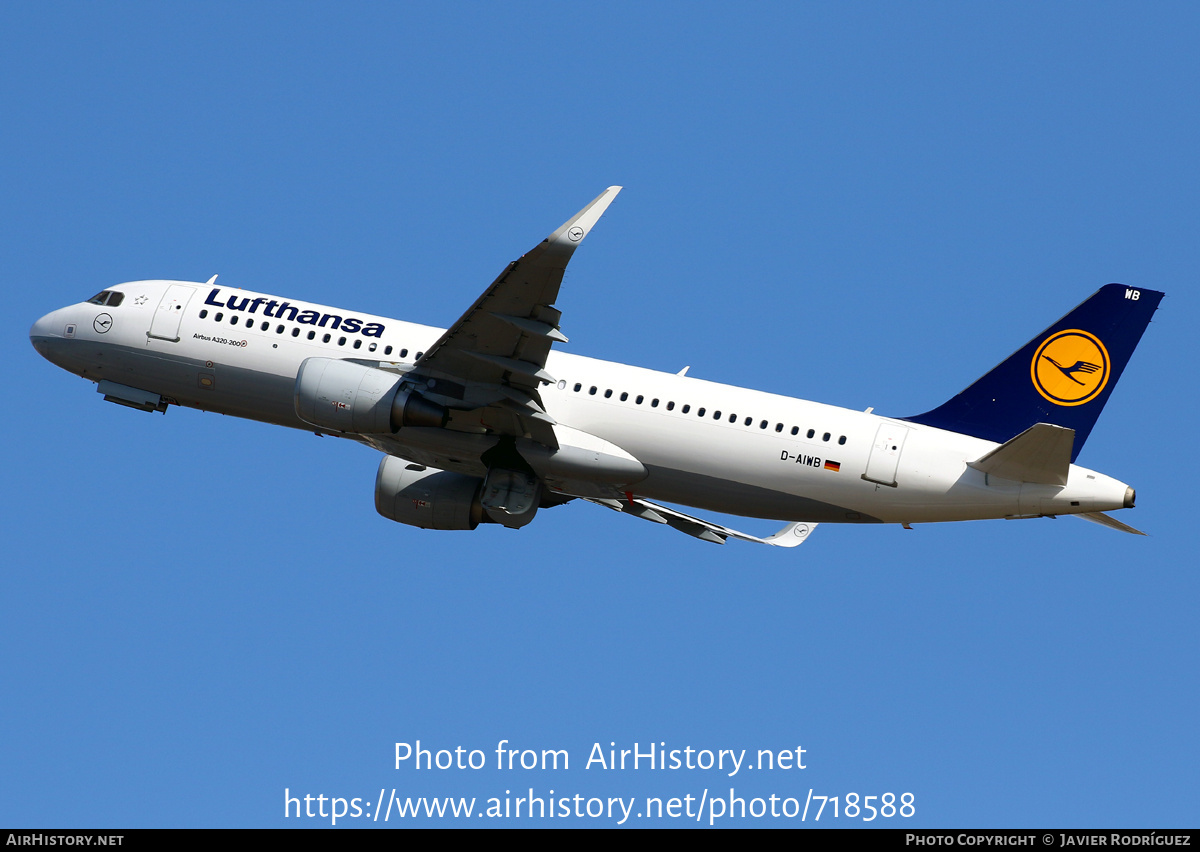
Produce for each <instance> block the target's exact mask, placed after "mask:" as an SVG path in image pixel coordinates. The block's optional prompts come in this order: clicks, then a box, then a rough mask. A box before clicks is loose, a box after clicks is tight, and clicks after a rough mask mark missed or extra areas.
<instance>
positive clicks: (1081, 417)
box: [903, 284, 1163, 461]
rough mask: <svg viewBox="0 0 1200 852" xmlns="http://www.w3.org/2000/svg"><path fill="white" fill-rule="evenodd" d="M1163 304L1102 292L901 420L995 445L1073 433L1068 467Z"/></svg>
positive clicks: (1148, 295) (1116, 289)
mask: <svg viewBox="0 0 1200 852" xmlns="http://www.w3.org/2000/svg"><path fill="white" fill-rule="evenodd" d="M1162 297H1163V294H1162V293H1159V292H1157V291H1155V290H1140V289H1134V288H1132V287H1125V286H1124V285H1121V284H1108V285H1106V286H1104V287H1101V288H1100V289H1099V290H1097V291H1096V293H1095V294H1094V295H1093V296H1092V297H1091V298H1090V299H1088V300H1087V301H1086V302H1084V303H1083V304H1082V305H1080V306H1079V307H1077V308H1076V309H1075V310H1073V311H1071V312H1070V313H1069V314H1067V315H1066V316H1065V317H1063V318H1062V319H1060V320H1059V321H1058V322H1056V323H1054V324H1053V325H1051V326H1050V327H1049V328H1048V329H1046V330H1045V331H1043V332H1042V333H1041V334H1039V335H1038V336H1037V337H1035V338H1034V339H1033V340H1031V341H1029V342H1028V343H1026V344H1025V345H1024V346H1023V347H1021V348H1020V349H1018V350H1017V351H1016V352H1015V353H1013V354H1012V355H1010V356H1009V358H1008V360H1006V361H1004V362H1003V363H1001V364H1000V365H999V366H997V367H995V368H993V369H992V371H991V372H990V373H988V374H987V375H986V376H984V377H983V378H981V379H979V380H978V381H976V382H975V383H974V384H973V385H971V386H970V387H969V388H967V389H966V390H965V391H963V392H962V393H960V394H958V396H956V397H954V398H953V399H951V400H949V401H948V402H945V403H943V404H942V405H940V406H938V407H937V408H935V409H933V410H932V411H927V412H925V413H924V414H918V415H916V416H915V417H905V418H903V419H905V420H910V421H912V422H913V423H922V424H924V425H926V426H934V427H936V428H938V429H946V430H949V431H951V432H963V433H965V434H967V435H973V436H975V437H977V438H983V439H985V440H988V441H995V442H996V443H999V444H1002V443H1004V442H1005V441H1008V440H1009V439H1010V438H1012V437H1013V436H1015V435H1018V434H1020V433H1021V432H1023V431H1025V430H1026V429H1028V428H1029V427H1030V426H1033V425H1034V424H1035V423H1052V424H1054V425H1056V426H1064V427H1066V428H1068V429H1074V430H1075V446H1074V449H1073V451H1072V453H1071V461H1075V458H1076V456H1078V455H1079V450H1080V448H1081V447H1083V442H1084V441H1086V440H1087V436H1088V434H1089V433H1090V432H1091V431H1092V427H1093V426H1094V425H1096V418H1097V417H1099V416H1100V411H1101V410H1102V409H1103V408H1104V403H1106V402H1108V396H1109V394H1111V393H1112V391H1113V388H1114V387H1116V385H1117V380H1118V379H1119V378H1121V372H1122V371H1123V370H1124V369H1125V365H1126V364H1127V363H1128V362H1129V356H1131V355H1132V354H1133V350H1134V348H1135V347H1136V346H1137V344H1138V341H1139V340H1141V339H1142V333H1143V332H1144V331H1145V330H1146V326H1147V325H1149V324H1150V318H1151V317H1152V316H1154V311H1155V310H1156V309H1157V308H1158V303H1159V301H1161V300H1162Z"/></svg>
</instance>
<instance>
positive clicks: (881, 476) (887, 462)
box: [862, 420, 910, 488]
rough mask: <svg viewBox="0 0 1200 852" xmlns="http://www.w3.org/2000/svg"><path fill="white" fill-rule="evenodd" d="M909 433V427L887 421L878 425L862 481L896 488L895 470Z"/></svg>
mask: <svg viewBox="0 0 1200 852" xmlns="http://www.w3.org/2000/svg"><path fill="white" fill-rule="evenodd" d="M909 431H910V429H909V427H907V426H904V425H902V424H900V423H892V422H891V421H888V420H885V421H884V422H882V423H880V424H879V431H877V432H876V433H875V443H874V444H873V445H872V446H871V456H870V458H868V459H867V472H866V473H864V474H863V475H862V478H863V479H865V480H867V481H868V482H878V483H879V484H880V485H886V486H888V487H889V488H895V487H896V468H897V467H898V466H899V464H900V454H901V453H902V452H903V451H904V441H905V439H906V438H907V437H908V433H909Z"/></svg>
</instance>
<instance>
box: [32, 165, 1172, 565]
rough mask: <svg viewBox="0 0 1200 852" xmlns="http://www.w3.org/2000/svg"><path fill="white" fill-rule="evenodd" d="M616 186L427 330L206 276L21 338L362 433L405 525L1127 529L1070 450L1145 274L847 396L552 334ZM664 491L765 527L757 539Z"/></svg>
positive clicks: (109, 388) (112, 387) (253, 412)
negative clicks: (959, 369) (991, 351)
mask: <svg viewBox="0 0 1200 852" xmlns="http://www.w3.org/2000/svg"><path fill="white" fill-rule="evenodd" d="M620 191H621V187H619V186H613V187H609V188H608V189H606V190H605V191H604V192H602V193H601V194H600V195H599V196H597V197H596V198H595V199H594V200H593V201H592V202H591V203H590V204H588V205H587V206H586V207H584V208H583V209H582V210H581V211H579V212H578V213H577V214H575V215H574V216H572V217H571V218H570V219H568V220H567V221H566V222H565V223H564V224H563V225H562V226H561V227H559V228H558V229H557V230H555V231H554V232H553V233H552V234H550V236H548V237H547V238H546V239H545V240H543V241H542V242H541V243H540V244H538V245H537V246H535V247H534V248H533V249H532V250H531V251H529V252H528V253H526V254H525V255H523V256H521V257H520V258H518V259H517V260H515V261H513V262H511V263H509V264H508V266H507V267H505V268H504V270H503V271H502V272H501V273H500V275H499V277H497V278H496V280H495V281H493V282H492V284H491V285H490V286H489V287H488V288H487V289H486V290H485V291H484V292H483V294H482V295H481V296H480V297H479V298H478V299H476V300H475V303H474V304H473V305H471V307H470V308H468V309H467V311H466V312H465V313H464V314H463V315H462V316H461V317H459V319H458V320H457V321H456V322H454V323H453V324H452V325H451V326H450V327H449V328H447V329H445V330H443V329H439V328H432V327H429V326H425V325H417V324H414V323H409V322H401V321H399V320H395V319H390V318H387V317H382V316H374V315H370V314H366V313H362V312H359V311H350V310H343V309H339V308H332V307H327V306H324V305H318V304H312V303H309V302H304V301H300V300H294V299H285V298H282V297H279V296H271V295H268V294H265V293H255V292H250V291H246V290H242V289H238V288H231V287H228V286H225V285H224V284H218V283H217V276H216V275H214V276H213V277H212V278H210V279H209V280H208V281H207V282H206V283H199V282H187V281H168V280H151V281H134V282H130V283H126V284H120V285H118V286H114V287H110V288H108V289H105V290H103V291H101V292H100V293H98V294H96V295H95V296H93V297H92V298H91V299H89V300H87V301H86V302H81V303H79V304H75V305H71V306H69V307H65V308H61V309H59V310H56V311H53V312H51V313H49V314H47V315H46V316H44V317H42V318H41V319H39V320H38V321H37V322H36V323H34V325H33V328H32V330H31V331H30V339H31V342H32V343H33V346H34V348H35V349H36V350H37V351H38V352H39V353H40V354H41V355H43V356H44V357H45V358H46V359H47V360H49V361H50V362H52V363H54V364H56V365H58V366H59V367H62V368H63V369H65V370H68V371H70V372H72V373H75V374H76V375H79V376H82V377H83V378H85V379H88V380H90V381H92V382H95V383H96V384H97V391H98V392H99V393H101V394H102V395H103V397H104V399H105V400H107V401H109V402H114V403H118V404H120V405H124V406H128V407H130V408H134V409H139V410H141V411H147V412H155V411H157V412H166V410H167V408H168V407H169V406H172V405H176V406H183V407H188V408H197V409H201V410H203V411H215V412H220V413H222V414H229V415H234V416H237V417H246V418H250V419H253V420H259V421H263V422H267V423H275V424H278V425H281V426H290V427H293V428H296V429H306V430H309V431H313V432H315V433H316V434H318V435H331V436H337V437H342V438H350V439H351V440H355V441H358V442H361V443H363V444H366V445H367V446H370V447H373V448H375V449H376V450H378V451H379V452H381V453H383V458H382V460H381V462H380V465H379V471H378V474H377V475H376V479H375V506H376V509H377V511H378V512H379V514H381V515H382V516H384V517H385V518H388V519H390V520H393V521H397V522H399V523H402V524H408V525H412V526H416V527H422V528H426V529H437V530H473V529H475V528H476V527H477V526H479V525H480V524H483V523H493V524H499V525H502V526H504V527H508V528H512V529H518V528H521V527H524V526H525V525H527V524H528V523H529V522H530V521H532V520H533V518H534V516H535V515H536V513H537V512H538V510H539V509H548V508H551V507H554V506H558V505H561V504H564V503H567V502H568V501H571V500H583V501H588V502H591V503H594V504H597V505H600V506H604V507H606V508H609V509H612V510H615V511H618V512H621V513H624V514H627V515H632V516H634V517H637V518H641V519H643V520H646V521H651V522H653V523H658V524H663V525H666V526H669V527H672V528H674V529H676V530H679V531H680V532H683V533H686V534H688V535H691V536H693V537H695V538H698V539H701V540H703V541H708V542H713V543H718V544H724V543H725V541H726V540H727V539H729V538H734V539H739V540H743V541H750V542H758V543H763V544H768V545H773V546H777V547H779V546H782V547H794V546H796V545H799V544H801V543H803V542H804V541H806V540H807V539H808V537H809V536H810V534H811V533H812V531H813V530H814V529H815V528H816V526H817V525H818V524H820V523H848V524H871V523H894V524H902V525H903V526H904V527H905V528H911V526H910V525H911V524H916V523H928V522H945V521H966V520H979V519H988V518H1010V519H1012V518H1035V517H1056V516H1059V515H1074V516H1076V517H1080V518H1083V519H1085V520H1089V521H1093V522H1095V523H1099V524H1102V525H1104V526H1107V527H1110V528H1112V529H1116V530H1121V531H1124V532H1128V533H1137V534H1144V533H1141V532H1140V531H1139V530H1136V529H1134V528H1133V527H1130V526H1128V525H1127V524H1125V523H1123V522H1122V521H1119V520H1117V519H1116V518H1113V517H1111V516H1109V515H1107V514H1105V512H1108V511H1110V510H1116V509H1122V508H1132V507H1133V505H1134V496H1135V494H1134V490H1133V489H1132V488H1131V487H1129V486H1128V485H1126V484H1125V483H1123V482H1119V481H1117V480H1116V479H1113V478H1112V477H1109V476H1105V475H1104V474H1101V473H1098V472H1096V471H1092V470H1089V469H1087V468H1083V467H1080V466H1078V465H1076V464H1075V463H1074V462H1075V459H1076V457H1077V456H1078V454H1079V451H1080V449H1081V448H1082V447H1083V444H1084V441H1085V440H1086V439H1087V437H1088V434H1089V433H1090V432H1091V430H1092V427H1093V425H1094V424H1095V422H1096V419H1097V417H1098V416H1099V414H1100V411H1101V409H1102V408H1103V407H1104V404H1105V403H1106V402H1107V401H1108V398H1109V395H1110V394H1111V393H1112V391H1113V388H1114V387H1115V386H1116V384H1117V381H1118V379H1119V378H1120V376H1121V373H1122V371H1123V370H1124V368H1125V364H1126V363H1127V362H1128V360H1129V357H1130V356H1131V355H1132V354H1133V350H1134V348H1135V347H1136V346H1137V343H1138V341H1139V340H1140V339H1141V337H1142V334H1143V332H1144V331H1145V329H1146V326H1147V325H1148V324H1149V322H1150V319H1151V317H1152V316H1153V314H1154V312H1155V310H1156V309H1157V308H1158V304H1159V302H1160V300H1161V299H1162V297H1163V294H1162V293H1160V292H1156V291H1153V290H1145V289H1140V288H1134V287H1126V286H1124V285H1120V284H1109V285H1107V286H1105V287H1102V288H1101V289H1100V290H1099V291H1097V292H1096V293H1095V294H1094V295H1093V296H1091V297H1090V298H1088V299H1087V300H1086V301H1084V302H1083V303H1082V304H1081V305H1079V306H1078V307H1077V308H1075V309H1074V310H1072V311H1070V312H1069V313H1068V314H1067V315H1066V316H1064V317H1063V318H1062V319H1060V320H1058V321H1057V322H1055V323H1053V324H1052V325H1050V326H1049V327H1048V328H1047V329H1046V330H1045V331H1043V332H1042V333H1040V334H1038V335H1036V336H1035V337H1034V338H1033V339H1032V340H1030V341H1029V342H1028V343H1026V344H1025V345H1024V346H1022V347H1021V348H1020V349H1018V350H1017V351H1016V352H1015V353H1014V354H1013V355H1011V356H1010V357H1009V358H1007V359H1005V360H1004V361H1003V362H1001V363H1000V364H999V365H998V366H997V367H995V368H994V369H992V370H991V371H990V372H988V373H987V374H985V375H984V376H983V377H982V378H980V379H979V380H977V381H976V382H975V383H973V384H972V385H971V386H970V387H968V388H967V389H966V390H964V391H962V392H961V393H959V394H958V395H956V396H954V397H953V398H951V399H950V400H948V401H947V402H945V403H944V404H943V405H941V406H939V407H937V408H935V409H932V410H931V411H927V412H925V413H923V414H918V415H913V416H905V417H886V416H882V415H879V414H875V413H874V412H873V411H872V409H867V410H866V411H852V410H848V409H845V408H838V407H835V406H830V405H823V404H821V403H817V402H809V401H806V400H801V399H793V398H790V397H787V396H781V395H776V394H771V393H764V392H761V391H756V390H749V389H746V388H740V387H734V386H730V385H724V384H718V383H715V382H709V381H703V380H700V379H696V378H692V377H690V376H688V375H687V374H686V373H687V368H684V369H683V370H681V371H680V372H679V373H676V374H671V373H663V372H657V371H654V370H648V369H643V368H641V367H634V366H629V365H626V364H619V363H613V362H609V361H602V360H597V359H593V358H586V357H583V356H580V355H575V354H571V353H567V352H563V351H561V345H562V344H565V343H567V338H566V336H564V335H563V333H562V331H561V329H560V321H561V318H562V312H561V311H560V310H559V308H558V307H557V304H558V301H559V289H560V284H561V282H562V279H563V273H564V271H565V269H566V267H567V264H568V262H569V261H570V259H571V257H572V256H573V255H574V252H575V250H576V249H577V248H578V247H579V245H580V243H581V242H582V241H583V239H584V238H585V237H586V236H587V235H588V234H589V233H590V232H591V230H592V228H593V227H594V226H595V225H596V223H597V222H598V221H599V219H600V217H601V215H602V214H603V213H604V212H605V210H607V208H608V206H609V205H610V204H611V203H612V201H613V199H614V198H616V196H617V193H618V192H620ZM555 344H559V346H558V347H556V346H555ZM665 504H675V505H677V506H683V507H687V508H691V509H695V510H700V511H702V512H720V513H724V514H729V515H738V516H743V517H754V518H764V519H774V520H777V521H786V522H787V525H786V526H785V527H783V529H781V530H779V531H778V532H777V533H775V534H774V535H771V536H768V537H765V538H760V537H758V536H754V535H750V534H748V533H744V532H739V531H738V530H734V529H731V528H728V527H725V526H723V525H721V524H718V523H715V522H712V521H708V520H704V519H702V518H699V517H696V516H694V515H691V514H688V513H685V512H684V511H682V510H680V509H678V508H673V507H672V506H668V505H665Z"/></svg>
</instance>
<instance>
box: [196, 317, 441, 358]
mask: <svg viewBox="0 0 1200 852" xmlns="http://www.w3.org/2000/svg"><path fill="white" fill-rule="evenodd" d="M207 317H208V310H207V309H205V310H203V311H201V312H200V319H206V318H207ZM224 318H225V314H223V313H221V312H220V311H218V312H217V313H215V314H213V319H214V320H215V321H216V322H222V321H223V320H224ZM238 319H239V318H238V316H237V315H236V314H234V315H231V316H230V317H229V324H230V325H237V324H238ZM246 327H247V328H250V329H253V328H254V320H253V319H251V318H250V317H247V318H246ZM270 329H271V324H270V323H269V322H267V321H266V320H264V321H263V322H262V324H261V325H260V326H259V331H270ZM286 330H287V326H285V325H283V323H280V324H279V325H276V326H275V333H276V334H283V333H284V331H286ZM300 331H301V329H300V326H293V327H292V337H299V336H300ZM306 337H307V338H308V339H309V340H315V339H316V337H317V333H316V332H315V331H309V333H308V334H307V335H306ZM332 339H333V335H332V334H329V333H328V332H326V333H325V334H324V335H322V337H321V342H322V343H328V342H329V341H331V340H332ZM337 345H338V346H345V345H346V338H345V337H339V338H338V339H337ZM362 345H363V342H362V339H361V338H355V339H354V348H355V349H362ZM378 347H379V344H378V343H376V342H375V341H371V342H370V343H368V344H367V351H368V352H374V351H375V350H376V349H377V348H378ZM392 349H393V347H392V346H391V345H388V346H385V347H383V354H384V355H391V354H392ZM424 354H425V353H424V352H418V353H417V357H416V358H414V359H413V360H414V361H416V360H420V358H421V356H422V355H424ZM397 356H398V357H400V358H407V357H408V350H407V349H401V350H400V351H399V352H398V353H397Z"/></svg>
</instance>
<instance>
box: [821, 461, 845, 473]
mask: <svg viewBox="0 0 1200 852" xmlns="http://www.w3.org/2000/svg"><path fill="white" fill-rule="evenodd" d="M825 469H826V470H832V471H833V472H834V473H838V472H839V471H840V470H841V469H842V463H841V462H835V461H830V460H829V459H825Z"/></svg>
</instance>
